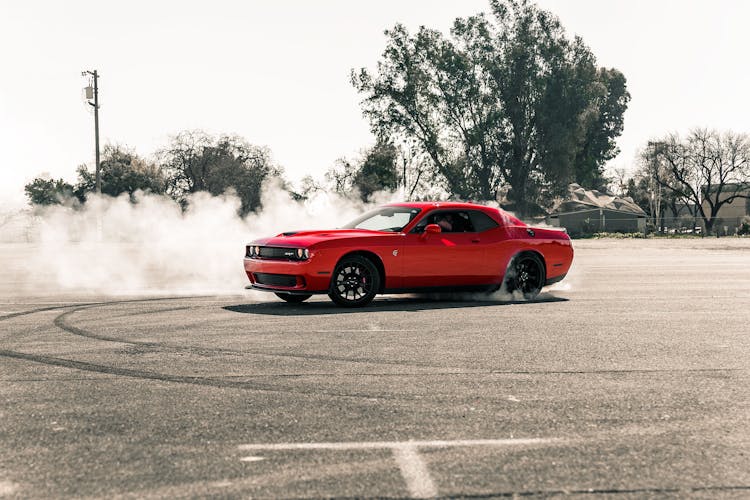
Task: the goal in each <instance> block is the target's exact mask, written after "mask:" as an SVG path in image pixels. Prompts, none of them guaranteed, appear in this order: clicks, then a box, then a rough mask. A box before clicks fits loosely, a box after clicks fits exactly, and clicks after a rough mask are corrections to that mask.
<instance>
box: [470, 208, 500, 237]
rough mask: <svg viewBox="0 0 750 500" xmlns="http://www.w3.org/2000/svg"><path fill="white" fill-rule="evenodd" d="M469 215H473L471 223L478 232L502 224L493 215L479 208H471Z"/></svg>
mask: <svg viewBox="0 0 750 500" xmlns="http://www.w3.org/2000/svg"><path fill="white" fill-rule="evenodd" d="M469 217H471V223H472V225H473V226H474V231H476V232H477V233H481V232H483V231H487V230H488V229H493V228H496V227H498V226H499V225H500V224H498V223H497V222H495V221H494V220H493V219H492V217H490V216H489V215H487V214H486V213H484V212H480V211H478V210H470V211H469Z"/></svg>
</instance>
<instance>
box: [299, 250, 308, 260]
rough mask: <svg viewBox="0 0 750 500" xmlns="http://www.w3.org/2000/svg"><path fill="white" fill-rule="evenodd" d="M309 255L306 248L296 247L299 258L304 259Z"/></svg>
mask: <svg viewBox="0 0 750 500" xmlns="http://www.w3.org/2000/svg"><path fill="white" fill-rule="evenodd" d="M309 256H310V252H309V251H308V250H307V248H298V249H297V258H298V259H299V260H302V259H306V258H308V257H309Z"/></svg>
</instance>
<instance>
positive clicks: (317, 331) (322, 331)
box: [310, 329, 417, 333]
mask: <svg viewBox="0 0 750 500" xmlns="http://www.w3.org/2000/svg"><path fill="white" fill-rule="evenodd" d="M416 331H417V330H369V329H367V330H310V333H381V332H386V333H391V332H416Z"/></svg>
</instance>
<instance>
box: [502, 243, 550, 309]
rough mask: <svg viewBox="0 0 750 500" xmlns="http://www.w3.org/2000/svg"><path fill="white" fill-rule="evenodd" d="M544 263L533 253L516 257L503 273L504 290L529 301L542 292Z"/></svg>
mask: <svg viewBox="0 0 750 500" xmlns="http://www.w3.org/2000/svg"><path fill="white" fill-rule="evenodd" d="M545 278H546V276H545V270H544V262H542V259H541V258H540V257H539V256H538V255H537V254H535V253H522V254H520V255H518V256H516V257H515V258H514V259H513V261H512V262H511V264H510V265H509V266H508V271H507V272H506V273H505V280H504V284H505V289H506V290H507V291H508V293H512V294H515V293H516V292H518V293H521V294H522V295H523V298H524V299H526V300H531V299H533V298H534V297H536V296H537V295H539V292H541V291H542V287H543V286H544V281H545Z"/></svg>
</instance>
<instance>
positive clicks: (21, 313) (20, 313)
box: [0, 295, 211, 321]
mask: <svg viewBox="0 0 750 500" xmlns="http://www.w3.org/2000/svg"><path fill="white" fill-rule="evenodd" d="M210 297H211V296H210V295H189V296H184V297H154V298H149V299H127V300H112V301H107V302H74V303H71V304H63V305H61V306H50V307H38V308H35V309H27V310H26V311H18V312H14V313H10V314H5V315H3V316H0V321H4V320H6V319H12V318H17V317H18V316H28V315H29V314H36V313H40V312H45V311H56V310H59V309H69V308H71V307H79V308H81V309H85V308H88V307H96V306H106V305H110V304H131V303H137V302H158V301H160V300H181V299H206V298H210Z"/></svg>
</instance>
